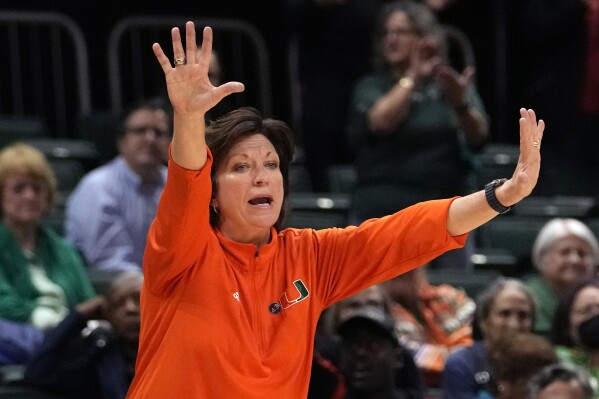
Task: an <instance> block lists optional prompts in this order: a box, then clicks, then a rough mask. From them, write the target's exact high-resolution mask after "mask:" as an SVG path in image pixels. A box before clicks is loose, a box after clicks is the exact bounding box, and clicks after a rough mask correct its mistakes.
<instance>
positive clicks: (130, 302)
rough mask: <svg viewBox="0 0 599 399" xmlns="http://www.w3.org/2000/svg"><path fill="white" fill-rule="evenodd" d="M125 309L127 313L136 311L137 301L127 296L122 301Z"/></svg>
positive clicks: (137, 309)
mask: <svg viewBox="0 0 599 399" xmlns="http://www.w3.org/2000/svg"><path fill="white" fill-rule="evenodd" d="M124 306H125V310H126V311H127V312H128V313H138V312H139V302H138V301H137V300H135V299H134V298H127V299H126V300H125V303H124Z"/></svg>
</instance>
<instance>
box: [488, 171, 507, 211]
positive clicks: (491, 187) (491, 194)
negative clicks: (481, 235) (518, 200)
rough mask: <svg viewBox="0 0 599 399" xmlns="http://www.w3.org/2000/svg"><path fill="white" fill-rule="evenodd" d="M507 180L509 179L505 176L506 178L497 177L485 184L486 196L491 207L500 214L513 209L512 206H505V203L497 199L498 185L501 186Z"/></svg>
mask: <svg viewBox="0 0 599 399" xmlns="http://www.w3.org/2000/svg"><path fill="white" fill-rule="evenodd" d="M506 181H507V179H505V178H504V179H495V180H493V181H492V182H490V183H487V184H486V185H485V198H486V199H487V202H488V203H489V206H490V207H491V208H493V210H494V211H495V212H498V213H499V214H502V213H506V212H507V211H509V210H510V209H512V207H510V206H504V205H503V204H501V202H499V200H498V199H497V196H496V195H495V189H496V188H497V187H499V186H501V185H502V184H503V183H505V182H506Z"/></svg>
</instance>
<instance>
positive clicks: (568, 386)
mask: <svg viewBox="0 0 599 399" xmlns="http://www.w3.org/2000/svg"><path fill="white" fill-rule="evenodd" d="M587 397H588V395H587V394H585V392H584V389H583V388H582V387H581V386H580V384H579V383H578V382H577V381H575V380H570V381H559V380H558V381H554V382H552V383H551V384H549V385H547V386H546V387H545V388H543V389H542V390H541V391H539V393H538V394H537V396H536V397H535V399H585V398H587Z"/></svg>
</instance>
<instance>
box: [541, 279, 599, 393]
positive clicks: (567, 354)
mask: <svg viewBox="0 0 599 399" xmlns="http://www.w3.org/2000/svg"><path fill="white" fill-rule="evenodd" d="M551 341H552V342H553V344H554V345H556V348H557V354H558V356H559V357H560V359H561V360H562V361H563V362H565V363H569V364H575V365H577V366H580V367H582V368H584V369H585V370H586V371H587V372H588V373H589V374H590V375H591V378H592V380H593V386H594V387H595V389H596V392H595V394H596V395H597V396H599V388H598V387H599V279H597V277H593V278H592V279H590V280H586V281H584V282H581V283H579V284H577V285H576V286H575V287H573V288H572V290H571V291H570V292H569V293H568V294H567V295H565V296H564V297H563V298H562V299H561V300H560V302H559V303H558V306H557V309H556V311H555V318H554V320H553V328H552V330H551Z"/></svg>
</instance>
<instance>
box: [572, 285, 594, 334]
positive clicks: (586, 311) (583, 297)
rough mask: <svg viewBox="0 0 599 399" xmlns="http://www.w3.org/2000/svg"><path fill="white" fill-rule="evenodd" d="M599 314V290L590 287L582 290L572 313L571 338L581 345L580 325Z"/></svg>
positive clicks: (573, 305) (575, 300) (577, 296)
mask: <svg viewBox="0 0 599 399" xmlns="http://www.w3.org/2000/svg"><path fill="white" fill-rule="evenodd" d="M597 314H599V288H598V287H595V286H588V287H585V288H583V289H582V290H580V292H579V293H578V295H576V298H575V299H574V302H573V303H572V310H571V311H570V336H571V337H572V340H573V341H574V342H576V343H580V338H579V334H578V327H579V326H580V324H581V323H582V322H583V321H585V320H587V319H590V318H591V317H592V316H595V315H597Z"/></svg>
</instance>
